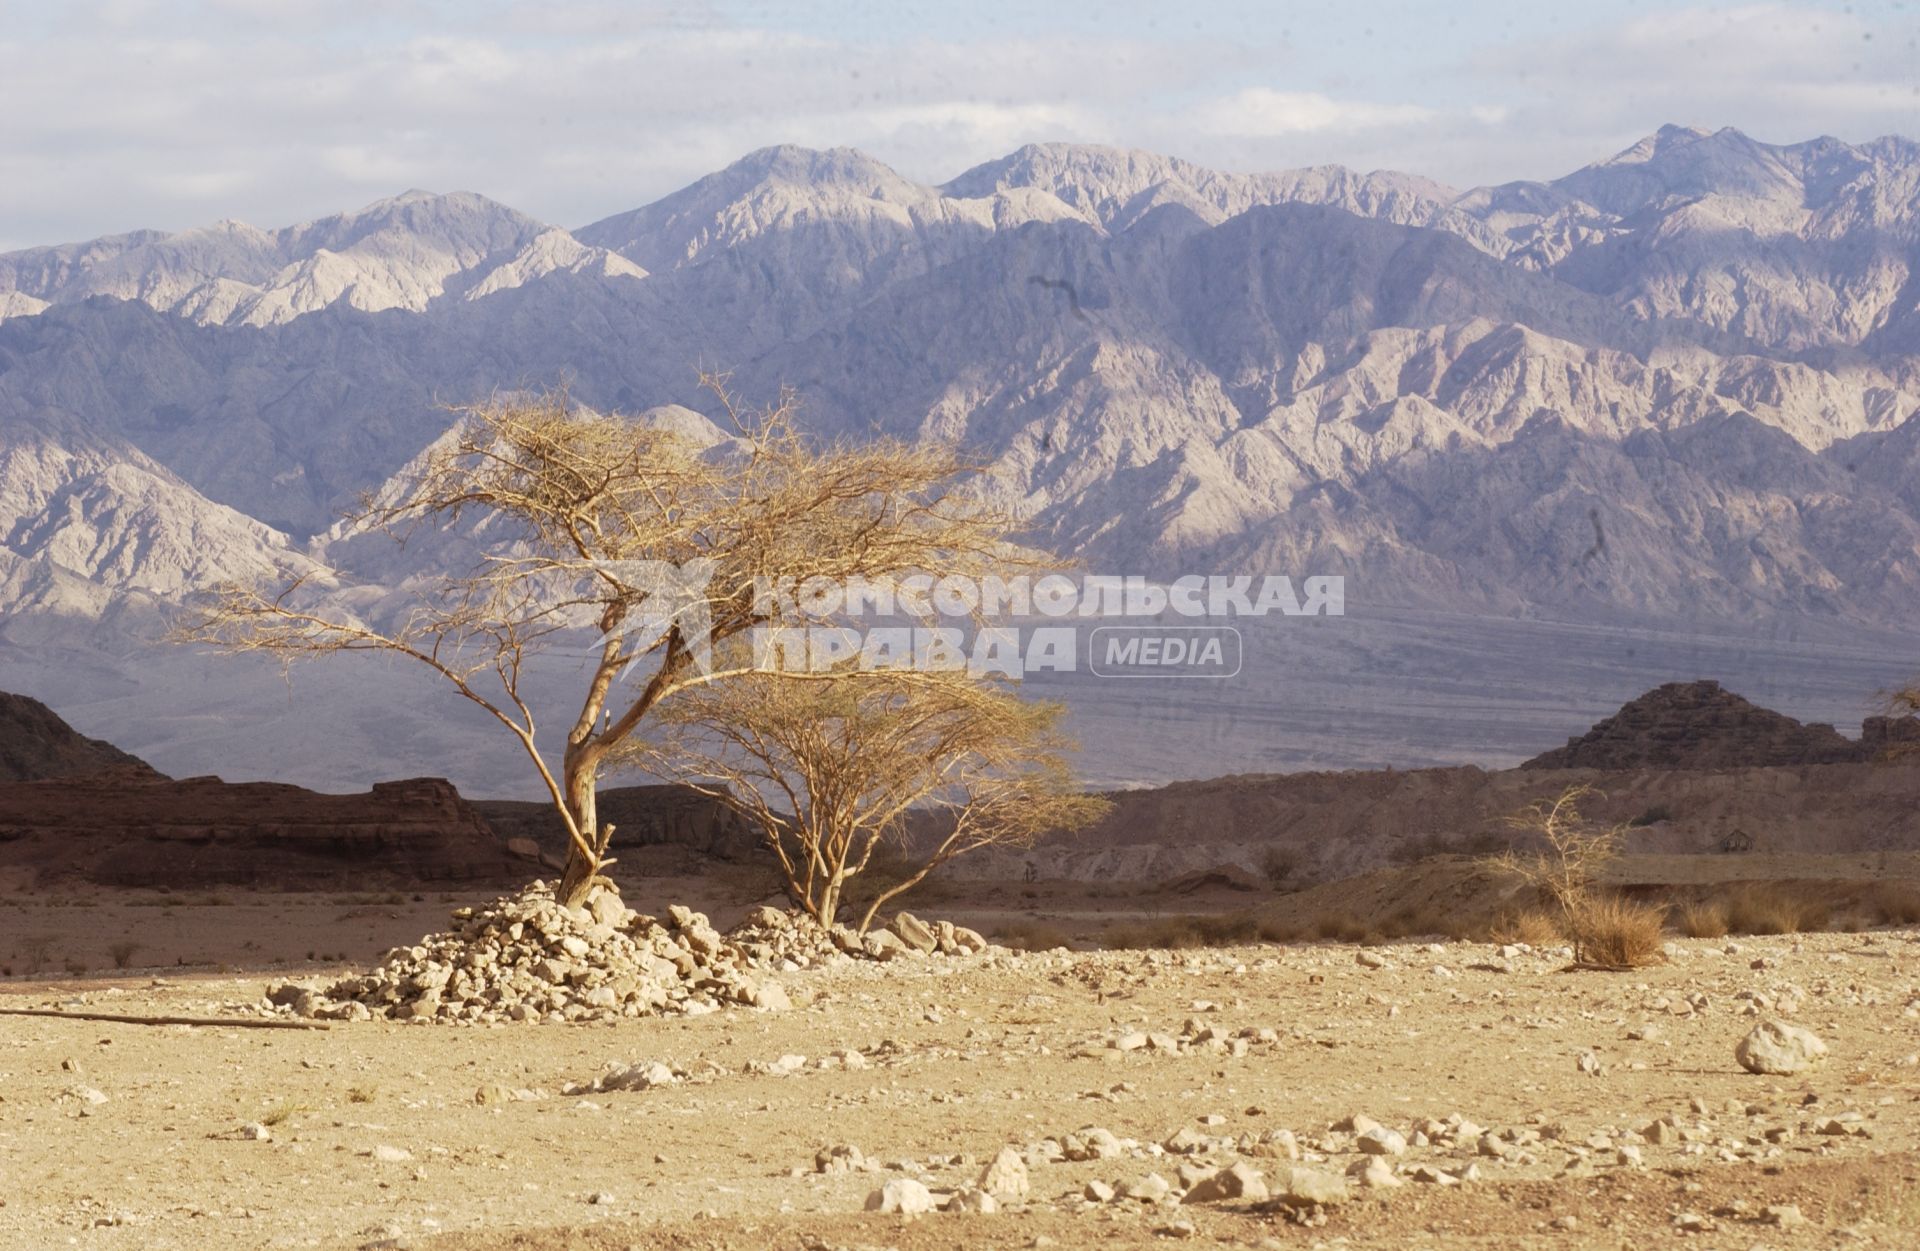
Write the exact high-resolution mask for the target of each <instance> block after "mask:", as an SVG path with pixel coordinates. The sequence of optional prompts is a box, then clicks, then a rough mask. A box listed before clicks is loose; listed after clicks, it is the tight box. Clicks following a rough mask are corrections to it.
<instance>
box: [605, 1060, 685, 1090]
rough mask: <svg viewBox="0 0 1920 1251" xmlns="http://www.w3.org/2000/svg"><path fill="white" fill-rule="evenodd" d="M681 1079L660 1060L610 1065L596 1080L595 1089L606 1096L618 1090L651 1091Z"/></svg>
mask: <svg viewBox="0 0 1920 1251" xmlns="http://www.w3.org/2000/svg"><path fill="white" fill-rule="evenodd" d="M679 1080H680V1079H679V1078H678V1077H676V1076H675V1075H674V1072H673V1070H672V1069H671V1068H669V1067H668V1066H667V1065H665V1064H662V1063H661V1062H660V1061H658V1060H651V1061H647V1062H645V1063H637V1064H620V1063H618V1062H617V1061H616V1062H615V1063H613V1064H609V1065H608V1066H607V1067H606V1069H604V1070H603V1071H602V1072H601V1074H600V1076H599V1077H598V1078H597V1079H595V1081H594V1083H593V1089H594V1090H595V1091H596V1092H599V1093H602V1094H605V1093H609V1092H612V1091H617V1090H651V1089H653V1088H654V1087H655V1086H671V1085H673V1084H674V1083H675V1082H677V1081H679Z"/></svg>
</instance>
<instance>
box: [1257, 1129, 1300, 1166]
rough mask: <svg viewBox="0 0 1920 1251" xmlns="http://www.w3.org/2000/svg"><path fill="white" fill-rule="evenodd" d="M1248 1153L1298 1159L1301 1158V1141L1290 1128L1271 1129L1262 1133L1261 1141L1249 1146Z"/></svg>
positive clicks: (1273, 1157) (1282, 1158) (1281, 1158)
mask: <svg viewBox="0 0 1920 1251" xmlns="http://www.w3.org/2000/svg"><path fill="white" fill-rule="evenodd" d="M1247 1154H1248V1155H1257V1156H1265V1157H1267V1158H1269V1159H1274V1160H1297V1159H1299V1158H1300V1142H1299V1140H1298V1139H1297V1138H1295V1137H1294V1134H1293V1131H1292V1130H1290V1129H1270V1130H1268V1131H1267V1132H1266V1133H1264V1134H1262V1135H1260V1141H1259V1142H1257V1143H1254V1144H1253V1145H1252V1146H1251V1147H1249V1148H1247Z"/></svg>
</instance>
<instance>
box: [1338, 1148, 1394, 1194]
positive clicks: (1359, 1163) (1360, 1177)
mask: <svg viewBox="0 0 1920 1251" xmlns="http://www.w3.org/2000/svg"><path fill="white" fill-rule="evenodd" d="M1347 1176H1348V1177H1350V1178H1352V1179H1353V1180H1354V1181H1357V1182H1359V1183H1360V1184H1361V1185H1362V1186H1370V1187H1374V1188H1376V1189H1385V1188H1388V1187H1392V1186H1401V1185H1405V1184H1406V1183H1404V1182H1402V1181H1401V1180H1400V1176H1399V1174H1397V1173H1395V1172H1394V1171H1393V1165H1391V1164H1389V1163H1387V1161H1386V1159H1385V1157H1383V1156H1377V1155H1370V1156H1368V1157H1367V1158H1366V1159H1364V1160H1355V1161H1354V1162H1353V1164H1352V1165H1351V1166H1349V1167H1348V1169H1347Z"/></svg>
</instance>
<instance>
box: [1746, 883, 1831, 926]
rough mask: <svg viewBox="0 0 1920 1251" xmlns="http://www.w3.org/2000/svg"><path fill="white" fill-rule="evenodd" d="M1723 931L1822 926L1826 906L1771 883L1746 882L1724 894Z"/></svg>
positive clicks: (1826, 916) (1824, 922)
mask: <svg viewBox="0 0 1920 1251" xmlns="http://www.w3.org/2000/svg"><path fill="white" fill-rule="evenodd" d="M1726 909H1727V931H1728V932H1729V933H1733V934H1799V933H1804V932H1806V931H1809V930H1821V929H1825V928H1826V926H1827V922H1828V920H1829V919H1830V915H1831V914H1830V910H1829V908H1828V907H1827V905H1826V904H1825V903H1823V902H1821V901H1820V900H1817V899H1812V898H1809V897H1808V896H1806V895H1804V894H1802V893H1799V892H1795V891H1790V890H1788V889H1786V888H1783V887H1781V886H1778V885H1774V884H1772V883H1746V884H1743V885H1742V886H1740V887H1739V888H1738V889H1737V890H1734V891H1733V892H1731V893H1730V894H1729V895H1728V897H1727V903H1726Z"/></svg>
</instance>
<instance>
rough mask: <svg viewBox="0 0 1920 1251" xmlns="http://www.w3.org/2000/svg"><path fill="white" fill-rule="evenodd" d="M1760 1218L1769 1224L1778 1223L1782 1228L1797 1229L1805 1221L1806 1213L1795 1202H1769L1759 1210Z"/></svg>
mask: <svg viewBox="0 0 1920 1251" xmlns="http://www.w3.org/2000/svg"><path fill="white" fill-rule="evenodd" d="M1760 1219H1761V1220H1762V1221H1764V1222H1766V1223H1767V1224H1769V1225H1778V1226H1779V1227H1780V1228H1782V1229H1798V1228H1799V1227H1800V1226H1802V1225H1805V1224H1806V1223H1807V1217H1806V1213H1804V1212H1802V1211H1801V1210H1800V1208H1799V1206H1798V1205H1797V1204H1792V1203H1769V1204H1768V1205H1767V1206H1766V1207H1765V1208H1762V1209H1761V1211H1760Z"/></svg>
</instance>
